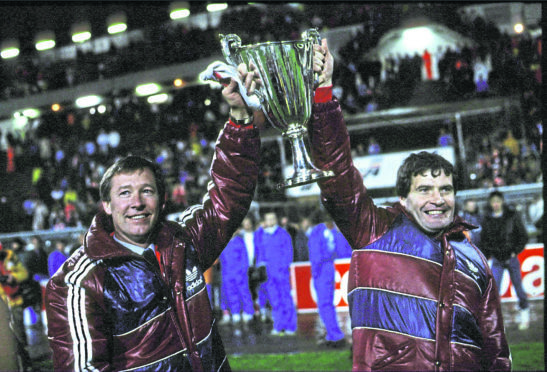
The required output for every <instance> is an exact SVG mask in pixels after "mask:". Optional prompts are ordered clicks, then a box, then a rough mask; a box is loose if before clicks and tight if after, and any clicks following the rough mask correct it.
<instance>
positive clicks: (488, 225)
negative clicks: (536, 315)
mask: <svg viewBox="0 0 547 372" xmlns="http://www.w3.org/2000/svg"><path fill="white" fill-rule="evenodd" d="M527 242H528V232H527V231H526V227H525V226H524V222H523V221H522V217H521V216H520V213H519V212H517V211H516V210H515V209H514V208H512V207H510V206H509V205H507V204H506V203H505V198H504V196H503V193H501V192H500V191H492V192H491V193H490V195H489V196H488V204H487V207H486V213H485V214H484V218H483V220H482V231H481V235H480V247H481V249H482V251H483V252H484V255H485V256H486V257H487V258H491V259H492V274H493V275H494V279H495V281H496V286H497V288H498V289H501V287H500V286H501V279H502V277H503V273H504V271H505V270H508V271H509V276H510V277H511V282H512V283H513V286H514V287H515V290H516V291H517V296H518V299H519V307H520V314H519V316H518V318H519V319H517V321H518V322H519V329H520V330H526V329H528V327H529V323H530V305H529V303H528V296H527V294H526V292H525V291H524V288H523V287H522V275H521V272H520V262H519V260H518V258H517V255H518V254H519V253H520V252H522V251H523V250H524V248H525V246H526V243H527Z"/></svg>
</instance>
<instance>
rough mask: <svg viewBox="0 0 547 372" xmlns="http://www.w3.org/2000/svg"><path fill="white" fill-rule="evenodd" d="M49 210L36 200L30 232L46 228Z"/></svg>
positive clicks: (39, 200)
mask: <svg viewBox="0 0 547 372" xmlns="http://www.w3.org/2000/svg"><path fill="white" fill-rule="evenodd" d="M48 216H49V209H48V207H47V205H46V203H44V202H43V201H42V199H37V200H36V204H35V205H34V210H33V213H32V230H34V231H36V230H45V229H47V228H48Z"/></svg>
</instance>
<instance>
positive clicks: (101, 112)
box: [97, 105, 106, 114]
mask: <svg viewBox="0 0 547 372" xmlns="http://www.w3.org/2000/svg"><path fill="white" fill-rule="evenodd" d="M97 112H98V113H99V114H104V113H105V112H106V106H105V105H99V107H97Z"/></svg>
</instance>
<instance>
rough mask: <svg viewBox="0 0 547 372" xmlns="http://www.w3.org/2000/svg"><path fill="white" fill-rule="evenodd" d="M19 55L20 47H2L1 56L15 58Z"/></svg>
mask: <svg viewBox="0 0 547 372" xmlns="http://www.w3.org/2000/svg"><path fill="white" fill-rule="evenodd" d="M18 55H19V48H6V49H2V51H1V52H0V56H1V57H2V58H4V59H9V58H15V57H17V56H18Z"/></svg>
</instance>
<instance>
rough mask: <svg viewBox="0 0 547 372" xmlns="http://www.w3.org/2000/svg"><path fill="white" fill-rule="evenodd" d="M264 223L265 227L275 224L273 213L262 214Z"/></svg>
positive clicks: (275, 218)
mask: <svg viewBox="0 0 547 372" xmlns="http://www.w3.org/2000/svg"><path fill="white" fill-rule="evenodd" d="M264 225H265V226H266V227H273V226H275V225H277V216H276V215H275V213H266V215H265V216H264Z"/></svg>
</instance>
